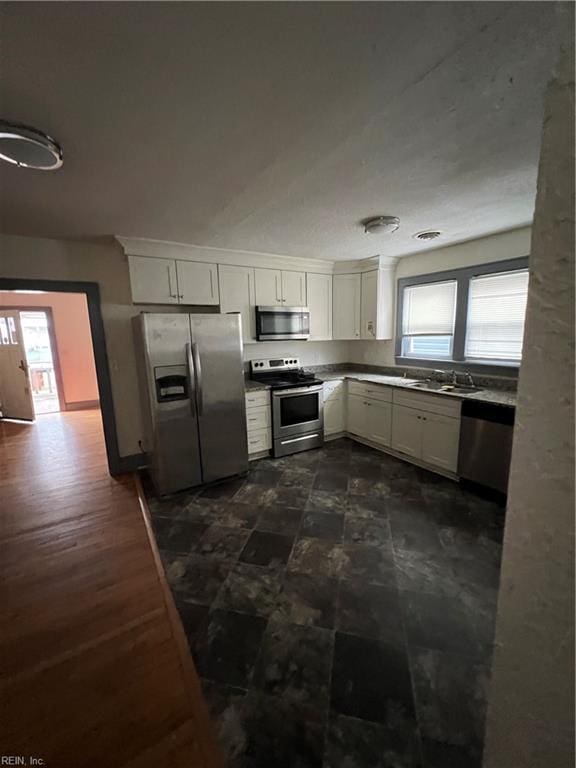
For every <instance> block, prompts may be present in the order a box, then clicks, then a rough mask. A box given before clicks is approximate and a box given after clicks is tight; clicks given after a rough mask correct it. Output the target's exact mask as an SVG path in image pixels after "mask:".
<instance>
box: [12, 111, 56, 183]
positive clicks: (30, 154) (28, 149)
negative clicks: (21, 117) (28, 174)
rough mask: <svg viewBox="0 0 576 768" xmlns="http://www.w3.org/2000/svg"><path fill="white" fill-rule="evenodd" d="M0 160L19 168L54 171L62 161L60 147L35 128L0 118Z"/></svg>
mask: <svg viewBox="0 0 576 768" xmlns="http://www.w3.org/2000/svg"><path fill="white" fill-rule="evenodd" d="M0 160H5V161H6V162H7V163H11V164H12V165H17V166H19V167H20V168H33V169H34V170H37V171H55V170H56V169H57V168H60V166H61V165H62V163H63V159H62V147H61V146H60V145H59V144H58V142H56V141H54V139H52V138H50V136H48V135H47V134H45V133H42V131H39V130H37V129H36V128H31V127H30V126H29V125H22V124H21V123H9V122H7V121H6V120H0Z"/></svg>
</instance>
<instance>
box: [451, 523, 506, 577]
mask: <svg viewBox="0 0 576 768" xmlns="http://www.w3.org/2000/svg"><path fill="white" fill-rule="evenodd" d="M438 535H439V536H440V541H441V542H442V546H443V547H444V550H445V552H446V553H447V554H449V555H451V556H452V557H457V558H459V559H462V560H476V561H478V562H482V563H487V564H491V565H496V566H497V567H498V566H499V565H500V561H501V559H502V545H501V544H500V542H499V541H494V539H493V538H491V537H490V536H489V535H487V534H486V532H485V531H483V530H476V531H471V530H466V529H462V528H457V527H447V526H444V527H441V528H439V529H438Z"/></svg>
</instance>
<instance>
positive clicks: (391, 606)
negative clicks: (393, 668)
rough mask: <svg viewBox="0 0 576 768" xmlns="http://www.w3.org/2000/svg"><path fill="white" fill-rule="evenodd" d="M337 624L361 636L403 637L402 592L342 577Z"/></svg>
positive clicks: (342, 628) (341, 630)
mask: <svg viewBox="0 0 576 768" xmlns="http://www.w3.org/2000/svg"><path fill="white" fill-rule="evenodd" d="M336 628H337V629H338V630H339V631H340V632H344V633H347V634H350V635H357V636H358V637H371V638H375V639H379V638H380V639H383V640H385V639H387V638H388V639H390V640H392V639H393V638H397V639H399V638H403V626H402V611H401V607H400V601H399V597H398V592H397V591H396V590H395V589H390V588H387V587H381V586H379V585H377V584H367V583H366V582H365V581H364V580H359V579H352V580H350V579H342V580H341V581H340V590H339V596H338V610H337V618H336Z"/></svg>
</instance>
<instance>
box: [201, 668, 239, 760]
mask: <svg viewBox="0 0 576 768" xmlns="http://www.w3.org/2000/svg"><path fill="white" fill-rule="evenodd" d="M201 682H202V692H203V694H204V697H205V699H206V702H207V704H208V709H209V712H210V715H211V717H212V721H213V723H214V726H215V729H216V736H217V738H218V744H219V746H220V748H221V750H222V752H223V753H224V757H225V759H226V765H227V766H230V768H232V766H237V768H240V765H241V764H242V761H243V759H244V754H245V751H246V744H247V737H246V732H245V729H244V700H245V697H246V690H244V689H243V688H234V687H232V686H230V685H224V684H222V683H215V682H213V681H211V680H202V681H201Z"/></svg>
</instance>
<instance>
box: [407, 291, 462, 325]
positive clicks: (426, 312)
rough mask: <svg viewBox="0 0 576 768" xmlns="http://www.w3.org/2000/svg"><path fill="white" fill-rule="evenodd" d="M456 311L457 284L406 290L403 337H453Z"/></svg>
mask: <svg viewBox="0 0 576 768" xmlns="http://www.w3.org/2000/svg"><path fill="white" fill-rule="evenodd" d="M455 311H456V280H449V281H446V282H442V283H428V284H426V285H413V286H408V287H406V288H405V289H404V304H403V312H402V314H403V317H402V335H403V336H436V335H438V336H451V335H452V334H453V333H454V315H455Z"/></svg>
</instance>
